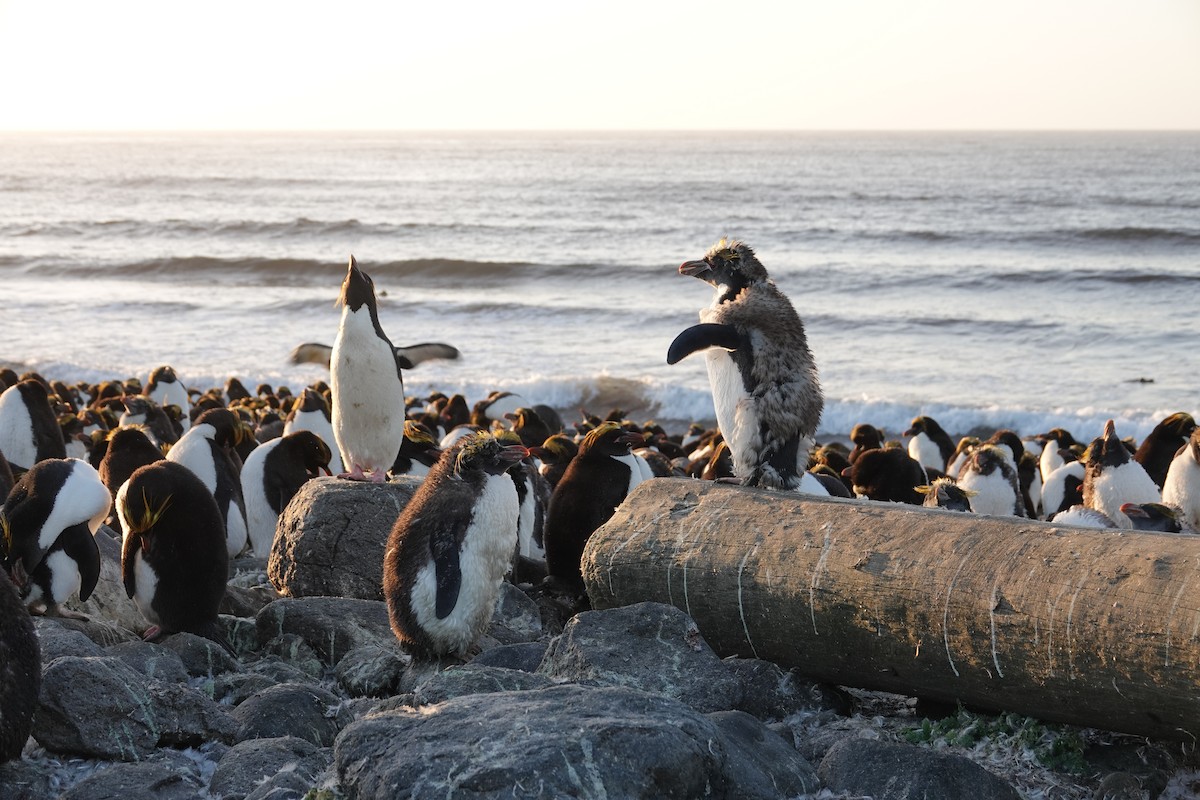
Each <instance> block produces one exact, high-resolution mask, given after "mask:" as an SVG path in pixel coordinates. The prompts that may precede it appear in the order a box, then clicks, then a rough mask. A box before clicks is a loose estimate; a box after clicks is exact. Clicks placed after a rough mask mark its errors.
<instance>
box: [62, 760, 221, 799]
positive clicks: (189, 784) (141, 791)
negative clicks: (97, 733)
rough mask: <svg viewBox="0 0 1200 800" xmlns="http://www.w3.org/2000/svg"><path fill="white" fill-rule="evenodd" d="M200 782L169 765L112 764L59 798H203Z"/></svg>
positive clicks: (206, 795) (203, 792) (204, 793)
mask: <svg viewBox="0 0 1200 800" xmlns="http://www.w3.org/2000/svg"><path fill="white" fill-rule="evenodd" d="M207 797H208V794H207V793H206V792H205V791H204V787H203V786H201V785H200V781H198V780H196V779H195V778H194V777H193V776H191V775H188V774H187V773H185V772H181V771H180V770H178V769H176V768H174V767H172V766H171V765H169V764H158V763H154V764H116V765H114V766H111V767H108V768H107V769H102V770H100V771H99V772H97V773H96V774H94V775H91V776H89V777H87V778H84V779H83V780H82V781H80V782H79V783H77V784H75V785H74V786H72V787H71V788H70V789H68V790H67V791H66V792H64V793H63V794H62V795H61V796H60V800H205V798H207Z"/></svg>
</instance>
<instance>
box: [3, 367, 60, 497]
mask: <svg viewBox="0 0 1200 800" xmlns="http://www.w3.org/2000/svg"><path fill="white" fill-rule="evenodd" d="M0 452H2V453H4V457H5V458H6V459H8V463H9V466H10V467H11V468H12V470H13V473H14V474H16V473H20V472H24V471H25V470H27V469H29V468H30V467H32V466H33V465H34V464H36V463H37V462H39V461H42V460H43V459H47V458H66V457H67V446H66V443H65V442H64V441H63V436H62V429H61V428H60V427H59V425H58V418H57V417H56V416H55V415H54V409H53V408H52V407H51V405H50V394H49V393H48V392H47V391H46V386H45V384H44V383H42V382H41V381H37V380H32V379H27V380H23V381H19V382H18V383H16V384H14V385H12V386H10V387H8V388H7V389H5V390H4V392H3V394H0Z"/></svg>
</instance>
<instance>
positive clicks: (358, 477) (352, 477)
mask: <svg viewBox="0 0 1200 800" xmlns="http://www.w3.org/2000/svg"><path fill="white" fill-rule="evenodd" d="M338 477H339V478H341V479H342V480H347V481H365V480H367V476H366V475H364V474H363V471H362V467H360V466H358V464H354V465H353V466H351V467H350V471H349V472H339V473H338Z"/></svg>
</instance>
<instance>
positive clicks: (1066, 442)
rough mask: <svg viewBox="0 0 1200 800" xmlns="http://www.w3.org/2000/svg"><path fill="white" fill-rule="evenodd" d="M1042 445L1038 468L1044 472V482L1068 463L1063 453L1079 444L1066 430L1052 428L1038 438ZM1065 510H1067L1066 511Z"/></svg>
mask: <svg viewBox="0 0 1200 800" xmlns="http://www.w3.org/2000/svg"><path fill="white" fill-rule="evenodd" d="M1034 438H1036V439H1037V440H1038V441H1039V442H1041V443H1042V454H1041V456H1040V457H1039V458H1038V467H1039V469H1041V472H1042V482H1043V483H1045V481H1046V480H1047V479H1048V478H1049V477H1050V473H1052V472H1054V470H1056V469H1058V468H1059V467H1061V466H1062V465H1063V464H1065V463H1066V462H1067V458H1066V457H1065V456H1064V455H1063V452H1064V451H1066V452H1067V453H1069V452H1070V449H1071V446H1072V445H1075V444H1077V442H1076V441H1075V437H1074V436H1072V435H1071V432H1070V431H1068V430H1066V429H1064V428H1051V429H1050V430H1048V431H1046V432H1045V433H1039V434H1038V435H1037V436H1036V437H1034ZM1064 510H1065V509H1064Z"/></svg>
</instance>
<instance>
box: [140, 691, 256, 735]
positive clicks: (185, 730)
mask: <svg viewBox="0 0 1200 800" xmlns="http://www.w3.org/2000/svg"><path fill="white" fill-rule="evenodd" d="M147 688H148V690H149V693H150V699H151V702H152V703H153V704H154V717H155V721H156V727H157V730H158V745H159V746H160V747H198V746H200V745H202V744H204V743H205V742H211V741H219V742H226V743H230V742H233V741H234V736H235V735H236V734H237V731H238V728H237V723H236V722H234V720H233V718H232V717H231V716H230V714H229V712H228V710H227V709H226V708H225V707H224V706H221V705H219V704H217V703H216V702H215V701H213V700H212V699H210V698H209V697H208V696H207V695H204V694H201V693H200V692H198V691H196V690H194V689H190V688H188V687H187V686H186V685H185V684H179V683H164V682H162V681H151V682H150V683H149V684H148V686H147Z"/></svg>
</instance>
